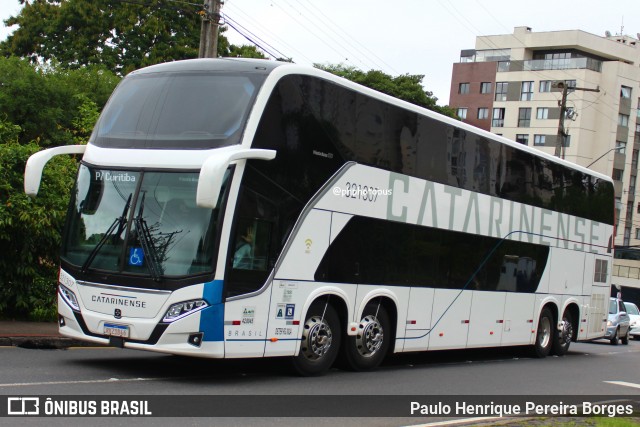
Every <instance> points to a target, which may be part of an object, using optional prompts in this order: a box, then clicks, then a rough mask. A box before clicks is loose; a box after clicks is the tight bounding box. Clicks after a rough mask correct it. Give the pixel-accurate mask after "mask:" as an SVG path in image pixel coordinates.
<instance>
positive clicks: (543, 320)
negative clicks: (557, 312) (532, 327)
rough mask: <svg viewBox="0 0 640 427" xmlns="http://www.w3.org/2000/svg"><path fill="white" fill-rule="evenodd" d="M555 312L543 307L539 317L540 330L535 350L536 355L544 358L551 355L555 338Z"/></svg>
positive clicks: (537, 334)
mask: <svg viewBox="0 0 640 427" xmlns="http://www.w3.org/2000/svg"><path fill="white" fill-rule="evenodd" d="M554 336H555V333H554V328H553V314H552V313H551V310H549V309H548V308H546V307H545V308H544V309H542V312H540V319H538V330H537V333H536V343H535V345H534V352H535V355H536V357H538V358H541V359H542V358H544V357H547V355H549V352H550V351H551V347H552V346H553V340H554Z"/></svg>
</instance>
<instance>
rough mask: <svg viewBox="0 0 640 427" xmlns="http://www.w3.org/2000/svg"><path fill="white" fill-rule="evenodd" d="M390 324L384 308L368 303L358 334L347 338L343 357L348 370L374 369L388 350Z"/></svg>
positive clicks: (377, 304)
mask: <svg viewBox="0 0 640 427" xmlns="http://www.w3.org/2000/svg"><path fill="white" fill-rule="evenodd" d="M390 337H391V322H390V321H389V315H388V314H387V311H386V310H385V308H384V307H383V306H382V305H381V304H379V303H371V302H370V303H369V304H367V306H366V307H365V308H364V311H363V312H362V318H361V319H360V324H359V325H358V333H357V335H356V336H354V337H347V340H346V342H345V346H344V355H345V359H346V361H347V364H348V366H349V368H351V369H353V370H354V371H366V370H369V369H374V368H376V367H377V366H378V365H379V364H380V363H381V362H382V359H384V357H385V355H386V354H387V350H388V349H389V343H390Z"/></svg>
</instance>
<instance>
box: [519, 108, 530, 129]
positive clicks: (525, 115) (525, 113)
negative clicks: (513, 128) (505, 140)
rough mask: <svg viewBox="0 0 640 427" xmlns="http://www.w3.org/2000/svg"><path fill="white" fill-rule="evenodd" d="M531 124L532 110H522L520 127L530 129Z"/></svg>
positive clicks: (520, 112)
mask: <svg viewBox="0 0 640 427" xmlns="http://www.w3.org/2000/svg"><path fill="white" fill-rule="evenodd" d="M530 124H531V108H520V111H519V112H518V127H519V128H528V127H529V125H530Z"/></svg>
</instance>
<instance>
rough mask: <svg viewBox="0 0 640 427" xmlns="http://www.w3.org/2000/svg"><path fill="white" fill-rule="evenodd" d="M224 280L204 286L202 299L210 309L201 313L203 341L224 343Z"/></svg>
mask: <svg viewBox="0 0 640 427" xmlns="http://www.w3.org/2000/svg"><path fill="white" fill-rule="evenodd" d="M223 283H224V282H223V281H222V280H214V281H213V282H207V283H205V284H204V290H203V292H202V298H203V299H204V300H205V301H207V303H209V307H207V308H205V309H204V310H202V311H201V312H200V332H203V333H204V336H203V337H202V340H203V341H224V304H223V303H222V285H223Z"/></svg>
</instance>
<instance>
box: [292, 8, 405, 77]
mask: <svg viewBox="0 0 640 427" xmlns="http://www.w3.org/2000/svg"><path fill="white" fill-rule="evenodd" d="M300 6H302V7H303V8H305V9H306V10H307V11H309V12H310V13H312V14H314V13H315V14H316V15H319V16H318V19H319V20H320V21H322V23H323V24H324V25H325V27H326V28H327V29H328V30H329V31H332V32H333V33H334V34H336V35H337V36H338V37H341V38H342V39H343V41H344V42H346V43H347V44H348V45H349V46H351V47H352V48H354V49H356V50H358V48H357V47H356V46H354V45H353V44H352V43H351V42H350V41H349V40H348V39H351V40H353V41H354V42H355V43H356V44H358V45H359V46H360V47H361V48H362V49H364V50H366V51H367V52H368V53H369V54H370V55H371V56H373V57H375V58H376V59H377V60H379V61H380V63H377V62H375V61H374V63H375V65H376V67H380V68H385V67H384V66H386V68H388V69H389V70H391V71H392V72H393V73H394V74H400V73H398V72H397V71H396V70H394V68H393V67H392V66H391V65H389V64H388V63H386V62H385V61H384V60H383V59H381V58H380V57H379V56H378V55H376V54H375V52H373V51H372V50H370V49H369V48H367V47H366V46H365V45H363V44H362V43H360V42H359V41H358V40H357V39H355V38H354V37H352V36H351V35H350V34H349V33H347V32H346V31H345V30H344V29H342V28H340V26H338V25H337V24H336V23H335V22H334V21H333V20H332V19H331V18H329V17H328V16H327V15H325V14H324V13H323V12H322V10H321V9H320V8H318V7H316V6H315V5H314V4H313V2H311V1H309V6H311V7H312V8H313V9H315V12H314V11H311V10H309V9H308V8H307V7H306V6H305V4H304V3H303V2H300ZM323 18H324V19H323ZM332 27H333V28H332ZM336 30H338V31H340V33H342V35H340V34H339V33H338V31H336ZM345 37H346V38H347V39H345ZM380 64H382V65H384V66H383V67H381V66H380Z"/></svg>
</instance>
